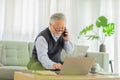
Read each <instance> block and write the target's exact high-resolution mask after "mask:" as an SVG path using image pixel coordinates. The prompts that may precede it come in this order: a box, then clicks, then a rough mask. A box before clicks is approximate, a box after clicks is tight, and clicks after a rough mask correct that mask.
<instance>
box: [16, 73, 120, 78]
mask: <svg viewBox="0 0 120 80" xmlns="http://www.w3.org/2000/svg"><path fill="white" fill-rule="evenodd" d="M15 75H20V76H26V77H29V78H41V79H46V78H47V79H58V78H59V79H97V78H99V79H100V78H101V79H102V78H103V79H104V78H107V79H109V78H115V79H120V76H119V75H100V74H87V75H57V74H56V73H53V72H51V71H38V72H15Z"/></svg>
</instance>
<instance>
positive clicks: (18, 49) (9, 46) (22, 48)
mask: <svg viewBox="0 0 120 80" xmlns="http://www.w3.org/2000/svg"><path fill="white" fill-rule="evenodd" d="M0 44H2V48H3V49H2V50H3V51H2V54H1V57H2V60H1V61H2V64H3V65H6V66H9V65H11V66H25V65H27V63H28V62H29V52H28V43H26V42H15V41H14V42H12V41H0Z"/></svg>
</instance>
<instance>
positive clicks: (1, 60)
mask: <svg viewBox="0 0 120 80" xmlns="http://www.w3.org/2000/svg"><path fill="white" fill-rule="evenodd" d="M32 49H33V43H32V42H19V41H0V80H13V79H14V72H15V71H24V70H27V67H26V65H27V64H28V62H29V60H30V57H31V53H32ZM63 54H64V53H63ZM87 56H88V57H94V58H95V59H96V62H98V63H99V64H100V66H101V67H102V68H103V69H104V70H105V71H108V66H109V63H108V62H109V58H108V54H106V53H95V52H87Z"/></svg>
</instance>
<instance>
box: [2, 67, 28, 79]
mask: <svg viewBox="0 0 120 80" xmlns="http://www.w3.org/2000/svg"><path fill="white" fill-rule="evenodd" d="M24 70H27V67H25V66H3V67H0V80H4V79H6V80H10V79H12V80H14V72H15V71H24Z"/></svg>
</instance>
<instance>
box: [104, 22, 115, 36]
mask: <svg viewBox="0 0 120 80" xmlns="http://www.w3.org/2000/svg"><path fill="white" fill-rule="evenodd" d="M114 32H115V24H114V23H109V24H107V26H105V27H104V28H103V33H104V34H105V36H111V35H112V34H114Z"/></svg>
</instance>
